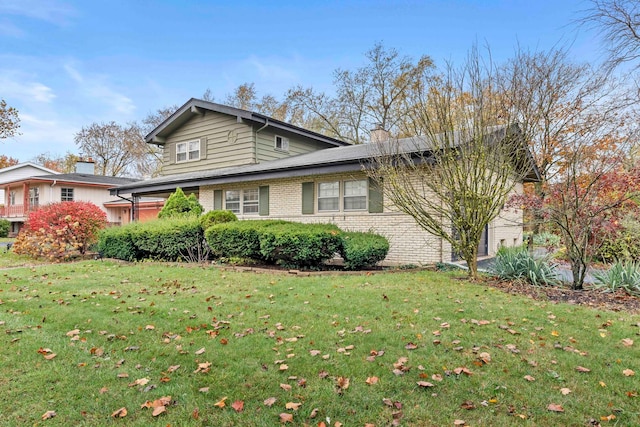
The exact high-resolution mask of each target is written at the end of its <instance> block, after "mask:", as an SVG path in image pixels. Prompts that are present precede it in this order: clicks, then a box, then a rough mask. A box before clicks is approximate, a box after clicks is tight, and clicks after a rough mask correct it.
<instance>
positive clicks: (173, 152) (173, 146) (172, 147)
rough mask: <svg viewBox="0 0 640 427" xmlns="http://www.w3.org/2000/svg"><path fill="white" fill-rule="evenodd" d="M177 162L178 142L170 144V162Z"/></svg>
mask: <svg viewBox="0 0 640 427" xmlns="http://www.w3.org/2000/svg"><path fill="white" fill-rule="evenodd" d="M175 162H176V144H175V143H174V144H169V164H170V165H172V164H174V163H175Z"/></svg>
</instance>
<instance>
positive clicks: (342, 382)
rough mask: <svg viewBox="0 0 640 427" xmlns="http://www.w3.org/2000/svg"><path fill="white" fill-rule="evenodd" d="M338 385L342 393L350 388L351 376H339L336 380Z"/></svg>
mask: <svg viewBox="0 0 640 427" xmlns="http://www.w3.org/2000/svg"><path fill="white" fill-rule="evenodd" d="M336 387H337V388H338V392H339V393H341V392H342V391H344V390H346V389H348V388H349V378H347V377H338V379H337V380H336Z"/></svg>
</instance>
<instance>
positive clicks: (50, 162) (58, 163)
mask: <svg viewBox="0 0 640 427" xmlns="http://www.w3.org/2000/svg"><path fill="white" fill-rule="evenodd" d="M79 160H80V157H79V156H77V155H75V154H72V153H69V152H67V154H65V155H64V156H61V155H59V154H51V153H48V152H47V153H41V154H38V155H37V156H35V157H34V158H33V159H32V161H33V162H34V163H37V164H39V165H42V166H44V167H45V168H48V169H53V170H55V171H58V172H62V173H73V172H75V171H76V164H77V163H78V161H79Z"/></svg>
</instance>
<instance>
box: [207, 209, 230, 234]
mask: <svg viewBox="0 0 640 427" xmlns="http://www.w3.org/2000/svg"><path fill="white" fill-rule="evenodd" d="M237 220H238V217H237V216H236V214H234V213H233V212H231V211H209V212H207V213H206V214H204V215H202V216H201V217H200V226H201V227H202V229H203V230H206V229H207V228H209V227H211V226H213V225H216V224H223V223H225V222H233V221H237Z"/></svg>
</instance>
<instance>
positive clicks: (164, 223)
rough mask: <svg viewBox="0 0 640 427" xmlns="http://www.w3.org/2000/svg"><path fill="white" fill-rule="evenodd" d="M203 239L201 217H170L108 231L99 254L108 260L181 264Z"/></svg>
mask: <svg viewBox="0 0 640 427" xmlns="http://www.w3.org/2000/svg"><path fill="white" fill-rule="evenodd" d="M203 238H204V233H203V231H202V226H201V225H200V219H199V218H197V217H184V218H168V219H164V220H157V221H151V222H146V223H132V224H128V225H125V226H122V227H113V228H108V229H105V230H103V231H102V233H101V234H100V239H99V241H98V251H99V252H100V253H101V254H102V256H104V257H108V258H117V259H123V260H126V261H136V260H142V259H153V260H159V261H179V260H183V259H185V258H186V257H187V254H188V252H189V249H191V248H194V247H197V246H198V245H200V244H201V243H202V240H203Z"/></svg>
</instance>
